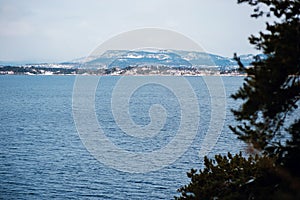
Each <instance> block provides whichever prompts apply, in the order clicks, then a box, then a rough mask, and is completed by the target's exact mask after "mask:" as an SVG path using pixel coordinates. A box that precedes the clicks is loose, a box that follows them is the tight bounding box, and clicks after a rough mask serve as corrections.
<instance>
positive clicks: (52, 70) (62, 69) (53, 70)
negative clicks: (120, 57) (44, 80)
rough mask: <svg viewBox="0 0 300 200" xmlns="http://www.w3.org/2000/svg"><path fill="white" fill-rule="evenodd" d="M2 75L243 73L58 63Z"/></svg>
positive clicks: (4, 69) (3, 69)
mask: <svg viewBox="0 0 300 200" xmlns="http://www.w3.org/2000/svg"><path fill="white" fill-rule="evenodd" d="M0 75H98V76H109V75H110V76H138V75H144V76H147V75H149V76H151V75H153V76H154V75H159V76H206V75H235V76H236V75H242V74H241V73H240V72H239V71H238V69H232V70H226V71H220V70H219V69H218V68H212V67H210V68H196V67H189V68H187V67H184V68H181V67H177V68H176V67H172V68H171V67H168V66H128V67H126V68H123V69H122V68H119V67H113V68H99V69H93V68H91V69H89V68H75V67H70V66H63V65H58V66H56V67H43V66H33V65H32V66H0Z"/></svg>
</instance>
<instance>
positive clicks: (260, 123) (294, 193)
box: [175, 0, 300, 199]
mask: <svg viewBox="0 0 300 200" xmlns="http://www.w3.org/2000/svg"><path fill="white" fill-rule="evenodd" d="M238 3H248V4H249V5H250V6H253V14H252V15H251V17H254V18H258V17H263V18H265V19H266V20H267V21H268V22H267V23H266V30H265V31H261V32H259V34H258V35H256V36H255V35H251V36H250V38H249V41H250V43H251V44H252V45H254V46H255V48H256V49H258V50H260V51H261V52H262V53H263V54H265V55H266V56H265V57H264V58H261V57H256V58H255V62H253V63H252V66H251V67H245V66H243V63H241V61H240V60H239V58H238V57H237V56H236V55H235V58H236V60H237V62H238V64H239V66H240V70H241V71H242V72H244V73H245V74H246V78H245V80H244V83H243V86H242V87H241V88H240V89H239V90H238V91H237V92H236V93H235V94H233V95H232V98H234V99H236V100H242V104H241V106H240V107H239V108H238V109H236V110H232V112H233V114H234V116H235V119H236V121H237V122H238V123H237V124H238V125H237V126H230V129H231V130H232V131H233V133H235V134H237V135H238V137H239V139H241V140H243V141H245V142H246V143H248V144H249V146H251V148H253V150H254V152H257V153H258V155H255V156H250V157H248V158H246V157H244V156H243V155H241V154H237V155H235V156H232V155H231V154H230V153H229V154H228V155H227V156H221V155H216V156H215V159H213V160H210V159H208V158H206V157H205V159H204V165H205V167H204V169H203V170H200V171H199V172H197V171H196V170H191V172H189V173H188V177H189V178H190V179H191V182H190V183H189V184H188V185H186V186H183V187H182V188H180V189H179V190H178V191H179V192H180V193H181V196H180V197H175V198H176V199H300V112H299V108H298V106H299V105H300V0H238Z"/></svg>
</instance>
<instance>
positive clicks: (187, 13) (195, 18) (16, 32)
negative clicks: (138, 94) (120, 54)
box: [0, 0, 264, 62]
mask: <svg viewBox="0 0 300 200" xmlns="http://www.w3.org/2000/svg"><path fill="white" fill-rule="evenodd" d="M236 1H237V0H151V1H150V0H44V1H43V0H0V27H1V28H0V61H8V60H9V61H35V62H61V61H68V60H72V59H74V58H78V57H84V56H87V55H89V53H90V52H91V51H93V50H94V49H95V48H96V47H97V46H98V45H100V44H101V43H103V42H104V41H106V40H108V39H109V38H111V37H112V36H115V35H117V34H120V33H122V32H125V31H130V30H133V29H138V28H145V27H155V28H162V29H169V30H173V31H176V32H179V33H181V34H183V35H185V36H187V37H189V38H191V39H192V40H194V41H195V42H197V43H198V44H199V45H200V46H201V47H202V48H203V49H205V50H206V51H207V52H210V53H214V54H218V55H222V56H228V57H232V55H233V53H234V52H237V53H238V54H246V53H257V52H256V51H255V50H254V48H253V47H252V46H250V45H249V43H248V39H247V38H248V36H249V35H250V34H252V33H255V34H256V33H257V32H258V31H259V30H262V29H263V28H264V23H263V21H259V20H255V19H251V18H250V13H251V9H252V8H250V7H249V6H248V5H246V4H245V5H237V3H236Z"/></svg>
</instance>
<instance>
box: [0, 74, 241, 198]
mask: <svg viewBox="0 0 300 200" xmlns="http://www.w3.org/2000/svg"><path fill="white" fill-rule="evenodd" d="M75 78H76V77H74V76H0V110H1V112H0V125H1V126H0V199H50V198H51V199H52V198H54V199H74V198H76V199H172V198H173V196H174V195H177V194H178V193H177V192H176V190H177V189H178V188H179V187H181V186H182V185H185V184H187V183H188V181H189V179H188V178H187V177H186V172H187V171H189V170H190V169H191V168H200V167H202V161H203V160H202V158H199V157H198V152H199V150H200V146H201V141H202V140H203V138H204V136H205V133H206V131H207V129H208V124H209V120H210V114H211V111H210V103H211V102H210V99H209V94H208V90H207V87H206V85H205V82H204V81H203V80H202V78H201V77H188V78H187V80H188V81H189V82H190V84H191V85H192V86H193V89H194V91H195V93H196V95H197V98H198V100H199V106H200V112H201V113H200V122H199V123H200V124H199V129H198V132H197V135H196V138H195V140H193V143H192V145H191V146H190V148H189V149H188V151H187V152H186V153H185V154H184V155H183V156H181V157H180V158H179V159H178V160H177V161H176V162H175V163H173V164H171V165H169V166H167V167H165V168H162V169H160V170H158V171H153V172H148V173H127V172H122V171H118V170H115V169H113V168H111V167H109V166H106V165H104V164H102V163H101V162H99V161H98V160H97V159H95V158H94V157H93V156H92V155H91V154H90V153H89V152H88V151H87V149H86V148H85V146H84V145H83V144H82V142H81V140H80V138H79V135H78V133H77V131H76V127H75V124H74V120H73V116H72V91H73V85H74V81H75ZM144 78H147V77H144ZM118 79H119V77H101V79H100V83H99V86H98V89H97V91H96V97H95V102H96V103H95V110H96V115H97V119H98V121H99V125H100V126H101V127H102V128H103V130H104V133H105V134H106V136H107V137H109V138H110V139H111V141H112V142H113V143H114V144H115V145H117V146H119V147H120V148H122V149H125V150H127V151H137V150H138V151H141V152H151V151H154V150H157V149H160V148H162V147H163V146H165V145H166V144H167V143H168V142H169V141H170V140H172V138H173V137H174V134H176V130H178V127H179V123H180V105H179V103H178V101H177V100H176V97H175V96H174V94H173V93H172V92H171V91H169V90H168V89H166V88H164V87H162V86H160V85H148V86H145V87H142V88H140V89H138V90H137V91H136V92H135V93H133V95H132V98H131V100H130V102H129V104H130V115H131V118H132V120H133V121H134V122H135V123H136V124H139V125H147V124H148V123H149V122H150V118H149V114H148V110H149V108H150V106H151V105H153V104H161V105H162V106H163V107H164V108H165V109H166V111H167V112H168V117H167V118H166V124H165V125H164V127H163V131H164V132H163V134H158V135H157V136H155V137H153V138H146V139H141V138H139V139H135V140H133V138H132V137H128V136H127V135H126V134H124V133H123V132H122V130H121V129H120V128H119V127H118V126H117V125H116V123H115V121H114V118H113V113H112V111H111V107H110V103H111V92H112V89H113V87H114V85H115V84H116V82H117V81H118ZM223 81H224V85H225V89H226V95H227V96H229V95H230V94H231V93H233V92H234V91H236V90H237V89H238V87H239V86H240V85H241V84H242V81H243V78H242V77H223ZM236 106H237V102H233V100H232V99H230V98H227V108H226V112H227V113H226V114H227V115H226V119H225V126H224V128H223V131H222V134H221V136H220V137H219V139H218V142H217V144H216V145H215V147H214V148H213V150H212V151H211V152H210V154H209V156H210V157H212V156H213V155H214V154H219V153H221V154H224V153H226V152H228V151H231V152H238V151H240V150H243V149H244V145H243V143H241V142H240V141H238V140H237V139H236V137H235V136H234V135H233V134H231V133H230V131H229V129H228V125H229V124H230V123H233V117H232V114H231V113H230V111H229V110H230V109H231V108H234V107H236ZM169 114H170V115H169ZM145 165H147V163H145Z"/></svg>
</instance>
